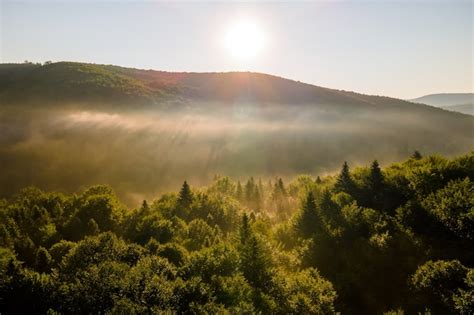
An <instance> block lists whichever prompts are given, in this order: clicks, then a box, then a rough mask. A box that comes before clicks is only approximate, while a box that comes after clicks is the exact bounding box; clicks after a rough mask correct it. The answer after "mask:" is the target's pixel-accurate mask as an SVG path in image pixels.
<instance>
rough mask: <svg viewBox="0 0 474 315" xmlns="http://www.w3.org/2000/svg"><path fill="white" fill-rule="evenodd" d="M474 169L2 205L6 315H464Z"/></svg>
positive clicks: (421, 163) (415, 165)
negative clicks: (133, 199)
mask: <svg viewBox="0 0 474 315" xmlns="http://www.w3.org/2000/svg"><path fill="white" fill-rule="evenodd" d="M473 180H474V156H473V154H469V155H465V156H460V157H457V158H454V159H451V160H448V159H445V158H442V157H440V156H427V157H422V156H421V155H420V154H419V153H418V152H415V154H414V155H413V156H412V157H411V158H410V159H408V160H406V161H404V162H402V163H396V164H392V165H389V166H387V167H385V168H383V169H382V168H380V166H379V165H378V163H377V161H374V162H372V163H371V164H370V166H368V167H360V168H356V169H355V170H351V168H350V165H349V164H347V163H344V164H343V167H342V168H341V171H340V172H339V174H336V175H334V176H325V177H316V178H314V177H312V176H309V175H301V176H298V177H296V178H294V179H293V180H292V181H290V182H288V183H285V182H284V181H283V180H282V179H281V178H275V179H274V180H272V181H268V182H267V181H262V180H261V179H258V178H253V177H252V178H249V179H247V180H246V181H234V180H232V179H230V178H228V177H216V178H215V180H214V182H213V183H212V184H211V185H209V186H207V187H191V186H190V185H189V184H188V183H187V182H184V183H183V185H182V187H181V189H180V191H179V192H175V193H167V194H163V195H161V196H156V198H155V199H154V201H153V202H147V201H143V203H142V205H141V206H139V207H136V208H134V209H130V208H127V207H125V206H124V205H123V204H122V203H121V202H120V201H119V200H118V198H117V197H116V195H115V193H114V192H113V190H112V189H111V188H109V187H107V186H93V187H89V188H86V189H83V190H81V191H79V192H77V193H76V194H71V195H64V194H61V193H57V192H43V191H41V190H39V189H37V188H27V189H23V190H22V191H20V192H19V193H18V194H16V195H15V197H13V198H11V199H9V200H0V312H1V313H2V314H29V313H35V314H46V313H47V314H56V313H61V314H63V313H67V314H84V313H90V314H104V313H111V314H156V313H249V314H253V313H263V314H335V313H336V312H342V313H343V314H383V313H385V312H390V313H389V314H400V313H402V312H403V311H404V312H405V313H407V314H418V313H425V312H431V314H470V313H472V312H473V311H474V304H473V299H472V297H473V294H474V283H473V274H474V269H473V267H474V253H473V251H472V248H473V246H474V243H473V242H474V234H473V231H474V212H473V211H474V198H473V196H474V186H473Z"/></svg>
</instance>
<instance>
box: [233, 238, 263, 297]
mask: <svg viewBox="0 0 474 315" xmlns="http://www.w3.org/2000/svg"><path fill="white" fill-rule="evenodd" d="M240 265H241V270H242V273H243V275H244V277H245V279H247V281H248V282H249V283H250V285H252V286H253V287H254V288H258V289H261V290H262V291H264V292H268V291H269V289H270V285H271V273H270V269H269V267H270V257H269V256H268V255H267V253H266V252H265V248H264V247H263V244H262V243H261V242H260V241H259V240H258V239H257V238H256V236H255V235H252V236H251V237H250V238H249V239H248V240H247V242H246V244H245V245H244V246H243V248H242V251H241V255H240Z"/></svg>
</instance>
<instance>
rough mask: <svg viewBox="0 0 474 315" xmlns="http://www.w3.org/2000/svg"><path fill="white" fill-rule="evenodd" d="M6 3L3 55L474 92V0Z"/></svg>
mask: <svg viewBox="0 0 474 315" xmlns="http://www.w3.org/2000/svg"><path fill="white" fill-rule="evenodd" d="M0 3H1V4H0V62H1V63H10V62H23V61H25V60H29V61H33V62H44V61H48V60H51V61H80V62H91V63H99V64H115V65H120V66H125V67H135V68H142V69H155V70H165V71H189V72H221V71H255V72H264V73H269V74H274V75H278V76H282V77H286V78H290V79H294V80H299V81H302V82H307V83H311V84H315V85H319V86H324V87H329V88H335V89H342V90H350V91H356V92H360V93H366V94H376V95H386V96H392V97H398V98H404V99H410V98H415V97H419V96H422V95H426V94H431V93H446V92H451V93H454V92H456V93H460V92H473V90H474V86H473V85H474V81H473V80H474V79H473V76H474V70H473V66H474V65H473V50H474V40H473V16H474V11H473V2H472V1H470V0H467V1H459V0H445V1H444V0H443V1H441V0H440V1H428V0H424V1H423V0H422V1H408V0H400V1H385V0H378V1H375V0H372V1H370V0H366V1H283V2H282V1H280V2H269V1H258V2H256V1H255V2H231V1H227V2H224V1H217V2H198V1H192V2H189V1H188V2H183V1H151V0H150V1H132V0H115V1H110V0H97V1H91V0H80V1H74V0H70V1H58V0H56V1H43V0H23V1H19V0H0ZM239 23H247V24H249V23H250V24H251V25H253V26H255V28H257V29H258V31H259V32H260V33H261V34H262V35H261V38H262V39H261V43H259V45H260V46H261V48H260V50H259V52H258V53H257V54H256V55H255V56H254V57H252V58H247V59H239V58H236V56H235V54H233V53H232V51H230V50H229V47H228V45H227V44H226V43H227V42H226V40H228V34H229V30H231V29H233V28H234V27H235V25H239ZM244 37H245V36H244Z"/></svg>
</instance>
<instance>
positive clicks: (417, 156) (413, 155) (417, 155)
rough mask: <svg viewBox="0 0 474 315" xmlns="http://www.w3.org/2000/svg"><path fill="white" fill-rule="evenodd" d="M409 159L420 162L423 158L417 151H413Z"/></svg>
mask: <svg viewBox="0 0 474 315" xmlns="http://www.w3.org/2000/svg"><path fill="white" fill-rule="evenodd" d="M411 158H412V159H414V160H421V159H422V158H423V156H422V155H421V153H420V152H419V151H418V150H415V152H413V154H412V156H411Z"/></svg>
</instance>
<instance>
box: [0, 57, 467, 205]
mask: <svg viewBox="0 0 474 315" xmlns="http://www.w3.org/2000/svg"><path fill="white" fill-rule="evenodd" d="M0 96H1V99H2V105H1V106H0V126H1V129H2V133H1V134H0V148H1V149H0V162H1V164H2V168H3V172H2V176H0V196H3V197H9V196H12V194H14V193H15V192H17V191H18V190H19V189H21V188H22V187H25V186H29V185H35V186H38V187H40V188H43V189H48V190H51V189H53V190H59V191H64V192H73V191H76V190H77V189H80V188H81V187H86V186H88V185H92V184H96V183H103V184H109V185H111V186H112V187H113V188H114V189H115V190H116V191H117V193H118V195H119V196H120V198H121V199H122V200H123V201H124V202H126V203H127V204H129V205H137V204H139V203H140V202H141V200H143V199H147V198H150V197H152V196H156V194H159V193H163V192H167V191H173V190H176V189H177V188H178V187H179V186H180V184H181V183H182V181H183V180H185V179H186V180H188V181H190V182H192V183H193V184H195V185H197V186H202V185H207V184H209V183H210V182H211V181H212V179H213V178H214V176H215V175H224V176H230V177H232V178H234V179H240V178H246V177H249V176H255V177H258V178H261V179H262V180H268V179H272V178H274V177H276V176H278V177H283V178H285V179H291V178H293V177H295V176H296V175H298V174H302V173H305V174H311V175H313V176H318V175H325V174H330V173H333V172H335V171H336V170H337V169H338V168H339V166H340V165H341V163H342V162H343V161H348V162H349V163H350V164H351V165H354V166H357V165H363V164H366V163H368V162H370V161H371V160H373V159H378V160H379V161H380V162H381V163H382V164H387V163H391V162H395V161H399V160H401V159H404V158H406V157H408V156H409V155H410V154H411V153H412V152H413V151H414V150H419V151H421V152H423V153H426V154H431V153H440V154H445V155H448V156H453V155H456V154H463V153H466V152H469V151H470V150H472V148H473V146H472V145H473V142H472V133H473V130H472V126H473V125H472V124H473V121H474V117H472V116H467V115H461V114H457V113H451V112H447V111H444V110H441V109H435V108H432V107H429V106H425V105H421V104H413V103H409V102H405V101H401V100H397V99H391V98H384V97H377V96H367V95H362V94H356V93H352V92H345V91H339V90H331V89H326V88H320V87H315V86H311V85H307V84H304V83H299V82H295V81H291V80H286V79H282V78H278V77H273V76H269V75H264V74H255V73H222V74H219V73H209V74H199V73H168V72H158V71H145V70H137V69H128V68H120V67H115V66H101V65H91V64H80V63H53V64H47V65H33V64H23V65H2V66H1V67H0Z"/></svg>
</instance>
